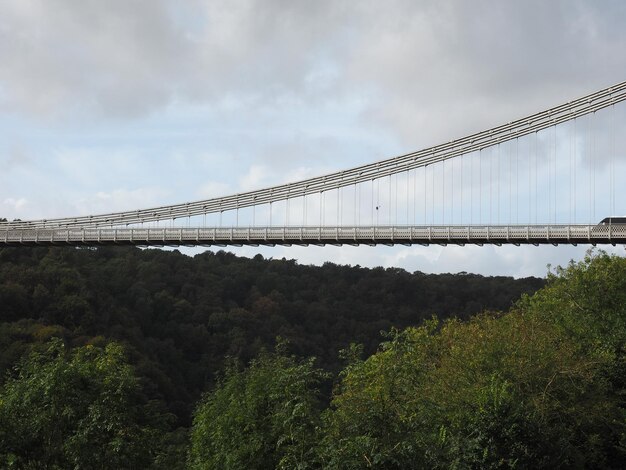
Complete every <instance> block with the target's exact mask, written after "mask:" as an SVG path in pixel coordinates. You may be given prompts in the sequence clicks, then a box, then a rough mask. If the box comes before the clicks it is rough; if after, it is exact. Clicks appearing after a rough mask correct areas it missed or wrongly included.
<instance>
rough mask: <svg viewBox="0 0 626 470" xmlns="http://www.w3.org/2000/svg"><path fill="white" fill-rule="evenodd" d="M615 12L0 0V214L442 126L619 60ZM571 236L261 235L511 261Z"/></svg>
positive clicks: (575, 89)
mask: <svg viewBox="0 0 626 470" xmlns="http://www.w3.org/2000/svg"><path fill="white" fill-rule="evenodd" d="M624 21H626V2H623V1H621V0H615V1H608V0H607V1H593V2H592V1H577V0H563V1H557V0H554V1H550V2H546V1H543V0H526V1H524V2H520V1H502V0H498V1H496V0H493V1H485V0H473V1H471V2H470V1H460V0H459V1H442V0H436V1H426V0H424V1H412V0H387V1H385V2H382V1H380V2H376V1H361V2H354V1H345V2H344V1H338V0H334V1H322V0H320V1H314V2H312V1H301V2H300V1H286V0H264V1H261V0H241V1H225V0H224V1H219V0H217V1H200V0H190V1H187V2H173V1H171V2H167V1H158V0H145V1H139V0H135V1H133V0H111V1H107V2H102V1H99V0H56V1H47V0H0V64H1V66H0V165H1V169H2V171H0V217H7V218H9V219H12V218H21V219H29V218H49V217H54V216H66V215H77V214H89V213H98V212H110V211H115V210H126V209H135V208H141V207H149V206H158V205H164V204H170V203H175V202H183V201H189V200H196V199H201V198H206V197H211V196H218V195H224V194H227V193H233V192H238V191H242V190H249V189H255V188H261V187H264V186H267V185H271V184H275V183H280V182H287V181H292V180H297V179H301V178H303V177H307V176H315V175H319V174H323V173H325V172H329V171H334V170H340V169H344V168H349V167H351V166H354V165H358V164H363V163H368V162H370V161H374V160H377V159H381V158H385V157H390V156H393V155H397V154H401V153H405V152H408V151H412V150H418V149H420V148H423V147H425V146H429V145H434V144H438V143H440V142H443V141H448V140H451V139H453V138H457V137H461V136H463V135H465V134H468V133H470V132H475V131H480V130H483V129H486V128H489V127H492V126H495V125H498V124H501V123H502V122H508V121H511V120H513V119H515V118H518V117H521V116H523V115H526V114H530V113H533V112H536V111H539V110H542V109H544V108H547V107H549V106H551V105H556V104H560V103H561V102H564V101H568V100H570V99H573V98H576V97H579V96H583V95H585V94H587V93H589V92H593V91H595V90H597V89H600V88H604V87H607V86H610V85H612V84H615V83H618V82H621V81H623V80H625V79H626V54H624V50H626V28H624ZM622 154H623V152H622ZM618 157H619V155H618ZM622 160H623V159H622ZM618 163H619V162H618ZM618 166H619V165H618ZM585 249H586V248H585V247H577V248H575V247H558V248H555V247H538V248H537V247H500V248H497V247H482V248H479V247H447V248H442V247H429V248H425V247H376V248H371V247H359V248H355V247H344V248H337V247H327V248H296V247H292V248H280V247H276V248H273V249H263V250H262V252H263V254H264V255H266V256H273V257H287V258H296V259H298V260H299V261H300V262H301V263H321V262H324V261H326V260H332V261H334V262H340V263H349V264H360V265H362V266H379V265H382V266H398V267H402V268H405V269H407V270H409V271H414V270H420V271H425V272H458V271H468V272H479V273H484V274H505V275H514V276H525V275H544V274H545V272H546V265H547V264H552V265H557V264H564V263H567V261H568V260H569V259H571V258H574V259H578V258H580V257H581V256H582V255H583V254H584V252H585ZM615 250H616V251H617V252H619V253H623V252H624V249H623V248H622V247H618V248H616V249H615ZM195 251H197V250H195ZM195 251H193V250H192V251H190V253H192V252H195ZM258 251H259V249H258V248H241V249H237V251H236V252H237V253H240V254H245V255H248V256H250V255H253V254H255V253H256V252H258Z"/></svg>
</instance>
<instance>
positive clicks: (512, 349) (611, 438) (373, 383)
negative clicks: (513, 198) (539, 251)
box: [321, 253, 626, 469]
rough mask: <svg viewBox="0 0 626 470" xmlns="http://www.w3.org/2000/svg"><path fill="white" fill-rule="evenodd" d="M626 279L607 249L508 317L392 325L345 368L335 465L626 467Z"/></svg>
mask: <svg viewBox="0 0 626 470" xmlns="http://www.w3.org/2000/svg"><path fill="white" fill-rule="evenodd" d="M625 283H626V260H624V259H623V258H619V257H610V256H607V255H606V254H603V253H600V254H599V255H597V256H590V257H588V258H587V259H586V260H584V261H583V262H581V263H578V264H571V265H570V266H569V267H568V268H566V269H563V270H558V271H557V273H556V274H555V275H553V276H551V279H550V284H549V286H548V287H547V288H546V289H544V290H542V291H539V292H538V293H537V294H536V295H535V296H534V297H532V298H526V299H524V300H523V301H521V302H520V303H519V304H518V306H517V307H515V308H514V309H512V310H511V312H509V313H507V314H482V315H478V316H476V317H474V318H472V319H471V320H470V321H468V322H461V321H458V320H448V321H446V322H443V323H442V324H441V325H436V324H434V323H431V324H427V325H425V326H423V327H421V328H408V329H405V330H403V331H400V332H398V331H393V332H392V334H391V337H390V339H389V341H387V342H386V343H385V344H383V345H382V346H381V348H380V350H379V351H378V352H377V353H376V354H374V355H372V356H371V357H369V358H368V359H367V360H365V361H358V360H355V359H352V361H351V362H350V364H349V365H348V367H347V368H346V370H345V372H344V374H343V377H342V381H341V383H340V384H339V385H338V387H337V388H336V390H335V394H334V397H333V400H332V407H331V409H330V410H329V411H327V412H326V414H325V435H324V438H323V440H322V445H321V455H322V457H323V461H324V465H325V467H326V468H336V469H339V468H348V469H350V468H355V469H356V468H370V467H372V468H389V469H393V468H397V469H400V468H494V469H495V468H621V463H622V462H623V461H624V458H626V455H624V446H623V443H624V441H625V440H624V436H625V435H624V430H625V429H626V428H625V424H626V420H625V419H624V418H625V416H626V415H625V406H624V405H625V404H624V400H623V396H624V378H623V377H624V367H623V355H622V353H621V351H623V349H624V339H625V338H626V331H624V327H623V324H624V319H625V318H626V289H625V287H626V284H625ZM348 356H350V357H352V358H354V356H355V354H354V353H349V354H348Z"/></svg>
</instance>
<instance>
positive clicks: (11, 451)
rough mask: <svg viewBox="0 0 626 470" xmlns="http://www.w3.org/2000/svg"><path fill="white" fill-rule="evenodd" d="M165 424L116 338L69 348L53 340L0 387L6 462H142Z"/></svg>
mask: <svg viewBox="0 0 626 470" xmlns="http://www.w3.org/2000/svg"><path fill="white" fill-rule="evenodd" d="M164 429H165V419H164V417H163V416H162V415H160V414H159V413H158V412H157V411H156V410H155V409H154V408H152V406H151V405H150V404H149V403H146V402H145V401H144V400H143V399H142V397H141V394H140V387H139V383H138V381H137V379H136V378H135V376H134V375H133V370H132V368H131V367H130V366H129V365H128V364H127V363H126V362H125V360H124V354H123V350H122V348H121V346H120V345H118V344H115V343H109V344H108V345H107V346H106V347H105V348H104V349H101V348H97V347H94V346H85V347H81V348H77V349H75V350H73V351H70V350H68V349H67V348H66V347H65V346H64V344H63V343H62V341H61V340H58V339H54V340H52V341H51V342H50V343H49V347H48V348H47V350H46V351H45V352H43V353H38V352H35V351H33V352H31V353H30V354H29V355H28V356H27V357H25V358H24V359H23V360H22V362H21V363H20V364H19V366H18V367H17V368H16V374H15V375H14V376H13V377H10V378H9V379H8V380H7V381H6V383H5V384H4V386H2V388H0V463H1V464H2V466H3V467H4V468H26V469H29V468H32V469H40V468H42V469H62V468H116V469H118V468H119V469H122V468H148V467H150V466H151V465H152V461H153V456H154V453H155V451H156V449H157V448H158V445H157V444H158V441H159V437H160V435H161V433H162V431H163V430H164Z"/></svg>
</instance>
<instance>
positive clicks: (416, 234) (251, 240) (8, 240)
mask: <svg viewBox="0 0 626 470" xmlns="http://www.w3.org/2000/svg"><path fill="white" fill-rule="evenodd" d="M308 243H311V244H315V243H320V244H326V243H329V244H332V243H336V244H344V243H347V244H350V243H352V244H359V243H363V244H375V243H388V244H393V243H422V244H430V243H437V244H448V243H456V244H462V243H493V244H502V243H626V224H613V225H496V226H488V225H485V226H475V225H469V226H467V225H466V226H458V225H448V226H445V225H443V226H358V227H357V226H352V227H349V226H342V227H319V226H312V227H211V228H129V229H126V228H124V229H119V228H118V229H115V228H110V229H109V228H106V229H91V228H85V229H38V230H31V229H17V230H6V231H0V245H5V246H7V245H54V244H71V245H98V244H134V245H228V244H232V245H242V244H308Z"/></svg>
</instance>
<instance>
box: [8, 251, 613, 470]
mask: <svg viewBox="0 0 626 470" xmlns="http://www.w3.org/2000/svg"><path fill="white" fill-rule="evenodd" d="M0 309H1V310H0V315H1V317H0V320H1V323H0V368H2V370H3V374H2V378H1V379H0V380H1V381H0V462H1V465H2V466H3V467H7V468H202V469H204V468H216V469H217V468H229V469H239V468H258V469H266V468H268V469H269V468H283V469H291V468H301V469H304V468H328V469H330V468H334V469H346V468H347V469H349V468H355V469H356V468H385V469H387V468H389V469H392V468H393V469H395V468H397V469H402V468H621V467H622V461H623V460H624V458H625V457H626V456H624V451H625V450H626V433H625V429H624V425H625V424H626V408H625V403H624V397H625V396H626V394H625V392H626V389H625V383H624V377H626V375H625V374H624V372H626V370H624V368H625V366H626V364H625V362H624V344H625V340H626V260H625V259H623V258H619V257H613V256H608V255H606V254H604V253H598V254H595V255H590V256H589V257H587V258H586V259H585V260H584V261H583V262H580V263H572V264H571V265H570V266H567V267H565V268H559V269H557V270H556V271H555V272H554V273H551V274H549V276H548V279H547V280H541V279H534V278H529V279H519V280H514V279H511V278H503V277H493V278H491V277H482V276H476V275H468V274H465V273H462V274H458V275H426V274H423V273H419V272H416V273H413V274H411V273H407V272H405V271H403V270H398V269H386V270H385V269H382V268H377V269H364V268H360V267H347V266H337V265H334V264H331V263H327V264H325V265H324V266H322V267H313V266H300V265H298V264H297V263H296V262H294V261H290V260H284V259H283V260H272V259H269V260H267V259H263V258H262V257H261V256H257V257H255V258H254V259H245V258H238V257H236V256H234V255H232V254H228V253H225V252H219V253H215V254H214V253H211V252H207V253H203V254H201V255H197V256H195V257H193V258H190V257H187V256H185V255H182V254H180V253H178V252H176V251H173V252H172V251H162V250H139V249H122V248H102V249H97V250H87V249H61V248H55V249H43V248H39V249H3V250H0Z"/></svg>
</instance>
